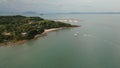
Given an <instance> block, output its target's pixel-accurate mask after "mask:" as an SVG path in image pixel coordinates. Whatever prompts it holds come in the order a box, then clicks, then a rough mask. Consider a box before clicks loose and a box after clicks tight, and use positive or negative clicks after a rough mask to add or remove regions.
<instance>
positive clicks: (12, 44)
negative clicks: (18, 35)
mask: <svg viewBox="0 0 120 68" xmlns="http://www.w3.org/2000/svg"><path fill="white" fill-rule="evenodd" d="M65 28H70V27H60V28H51V29H45V30H44V32H43V33H42V34H37V35H36V36H35V37H34V38H33V39H31V40H36V39H37V38H39V37H43V36H46V34H47V33H49V32H52V31H57V30H62V29H65ZM28 41H30V40H20V41H16V42H13V41H11V42H6V43H0V46H16V45H20V44H24V43H26V42H28Z"/></svg>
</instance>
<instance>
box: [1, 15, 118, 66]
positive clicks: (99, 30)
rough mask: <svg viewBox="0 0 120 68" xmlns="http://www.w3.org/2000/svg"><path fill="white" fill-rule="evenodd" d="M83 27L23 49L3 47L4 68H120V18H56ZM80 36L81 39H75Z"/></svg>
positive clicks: (49, 35) (2, 61) (74, 16)
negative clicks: (71, 19)
mask: <svg viewBox="0 0 120 68" xmlns="http://www.w3.org/2000/svg"><path fill="white" fill-rule="evenodd" d="M42 17H43V18H46V19H52V20H54V19H69V18H74V19H79V20H80V22H77V23H71V24H76V25H81V27H78V28H69V29H64V30H59V31H55V32H50V33H48V34H47V36H45V37H41V38H38V39H37V40H35V41H29V42H27V43H25V44H22V45H19V46H2V47H0V68H120V30H119V29H120V23H119V22H120V19H119V18H120V15H119V14H61V15H60V14H53V15H43V16H42ZM76 32H79V33H78V36H76V37H75V36H74V34H75V33H76Z"/></svg>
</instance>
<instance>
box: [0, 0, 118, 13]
mask: <svg viewBox="0 0 120 68" xmlns="http://www.w3.org/2000/svg"><path fill="white" fill-rule="evenodd" d="M119 3H120V0H47V1H46V0H1V1H0V12H29V11H32V12H37V13H50V12H53V13H54V12H86V11H87V12H119V11H120V9H119V6H120V5H119Z"/></svg>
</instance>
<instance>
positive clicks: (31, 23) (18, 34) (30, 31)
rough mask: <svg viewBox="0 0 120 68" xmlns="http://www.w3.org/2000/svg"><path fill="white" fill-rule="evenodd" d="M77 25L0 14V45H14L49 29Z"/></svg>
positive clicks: (39, 18)
mask: <svg viewBox="0 0 120 68" xmlns="http://www.w3.org/2000/svg"><path fill="white" fill-rule="evenodd" d="M68 27H77V26H76V25H71V24H68V23H62V22H59V21H58V22H56V21H52V20H45V19H43V18H41V17H26V16H21V15H16V16H0V45H16V44H20V43H23V42H25V41H26V40H31V39H34V38H36V37H38V36H40V35H42V34H45V33H47V32H49V31H53V30H58V29H63V28H68Z"/></svg>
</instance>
